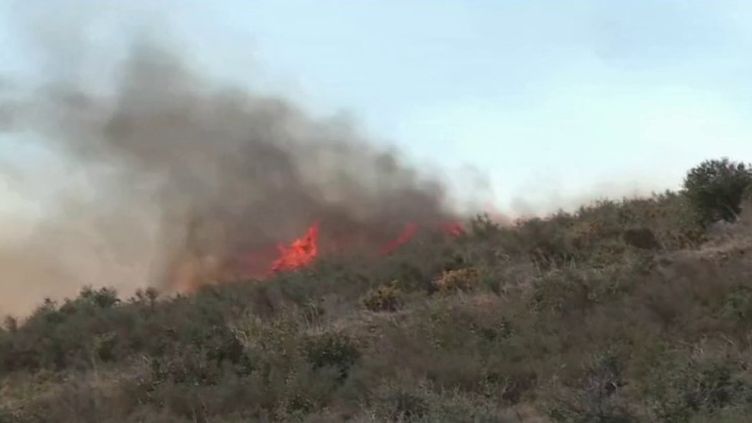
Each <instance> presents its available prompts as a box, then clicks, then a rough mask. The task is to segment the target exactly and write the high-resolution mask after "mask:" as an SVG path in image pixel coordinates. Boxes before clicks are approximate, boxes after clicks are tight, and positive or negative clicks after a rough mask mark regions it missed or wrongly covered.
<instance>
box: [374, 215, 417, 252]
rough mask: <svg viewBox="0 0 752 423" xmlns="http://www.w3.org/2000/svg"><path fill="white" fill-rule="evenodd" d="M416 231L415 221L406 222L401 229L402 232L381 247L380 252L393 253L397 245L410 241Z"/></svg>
mask: <svg viewBox="0 0 752 423" xmlns="http://www.w3.org/2000/svg"><path fill="white" fill-rule="evenodd" d="M417 233H418V225H417V224H415V223H408V224H407V225H406V226H405V229H403V230H402V233H400V236H399V237H397V239H395V240H393V241H391V242H390V243H388V244H387V245H385V246H384V248H382V249H381V253H382V254H384V255H387V254H391V253H393V252H394V251H395V250H396V249H398V248H399V247H401V246H403V245H405V244H407V243H408V242H410V240H411V239H413V237H415V234H417Z"/></svg>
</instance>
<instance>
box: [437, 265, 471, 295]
mask: <svg viewBox="0 0 752 423" xmlns="http://www.w3.org/2000/svg"><path fill="white" fill-rule="evenodd" d="M479 282H480V272H478V270H477V269H474V268H466V269H458V270H449V271H446V272H444V273H442V274H441V277H439V278H438V279H437V280H436V281H434V285H435V287H436V289H437V290H438V291H439V292H441V293H452V292H457V291H471V290H473V289H475V288H476V287H477V286H478V284H479Z"/></svg>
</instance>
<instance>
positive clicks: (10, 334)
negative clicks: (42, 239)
mask: <svg viewBox="0 0 752 423" xmlns="http://www.w3.org/2000/svg"><path fill="white" fill-rule="evenodd" d="M750 180H752V178H750V175H749V171H748V168H746V167H744V166H743V165H737V164H734V163H730V162H728V161H710V162H705V163H703V164H702V165H700V166H698V167H697V168H695V169H693V170H691V171H690V172H689V173H688V176H687V179H686V181H685V186H684V189H683V190H682V191H681V192H666V193H663V194H657V195H654V196H652V197H649V198H641V199H625V200H621V201H601V202H597V203H594V204H591V205H588V206H583V207H582V208H581V209H579V210H578V211H576V212H573V213H563V212H562V213H558V214H555V215H553V216H549V217H547V218H541V219H529V220H525V221H520V222H517V223H516V224H514V225H499V224H497V223H495V222H493V221H492V220H490V219H488V218H487V217H484V216H480V217H477V218H475V219H474V220H472V221H470V222H467V224H466V227H465V231H464V232H463V233H462V234H461V235H459V236H457V237H446V236H442V234H438V233H430V232H425V233H421V234H419V235H416V237H415V238H414V239H413V240H412V241H411V242H410V243H409V244H407V245H404V246H402V247H401V248H400V249H399V250H397V251H395V252H394V253H393V254H391V255H389V256H387V257H381V258H378V259H374V258H367V257H358V256H353V257H348V256H337V257H322V258H321V259H319V260H317V261H315V262H314V263H313V264H311V265H310V266H308V267H304V268H301V269H299V270H295V271H291V272H285V273H280V274H278V275H276V276H274V277H273V278H271V279H265V280H241V281H237V282H233V283H223V284H218V285H206V286H204V287H202V288H201V289H199V290H198V291H197V292H195V293H194V294H191V295H178V296H165V297H164V298H163V297H162V296H161V295H160V293H159V292H157V291H156V290H154V289H145V290H143V291H139V292H138V293H137V294H136V295H135V296H133V297H132V298H119V297H118V295H117V293H116V292H114V291H113V290H111V289H107V288H101V289H93V288H85V289H83V290H82V291H81V293H80V295H79V296H78V297H77V298H74V299H70V300H67V301H64V302H61V303H56V302H53V301H45V302H44V303H43V304H41V305H40V306H39V307H38V309H37V310H36V311H34V313H32V315H31V316H29V317H28V318H27V319H24V320H23V321H18V320H15V319H13V318H8V319H7V320H6V322H5V325H4V329H3V330H2V331H1V332H0V374H1V375H2V376H0V422H98V423H99V422H212V423H215V422H247V421H302V422H330V421H352V422H381V421H399V422H408V421H409V422H442V421H450V422H455V421H457V422H465V421H467V422H612V423H616V422H619V423H620V422H653V421H657V422H706V421H713V422H745V421H748V417H747V416H749V415H752V358H751V357H752V354H750V353H751V352H752V351H751V348H752V345H751V343H752V277H750V276H751V274H752V206H746V207H745V204H747V203H744V198H745V197H744V196H745V195H746V194H745V192H748V188H749V186H750V183H749V181H750ZM747 201H749V200H747ZM749 204H752V203H749Z"/></svg>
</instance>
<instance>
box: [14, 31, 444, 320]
mask: <svg viewBox="0 0 752 423" xmlns="http://www.w3.org/2000/svg"><path fill="white" fill-rule="evenodd" d="M118 73H119V75H120V80H119V82H118V84H117V89H116V91H115V93H114V94H111V95H104V94H95V93H93V92H91V91H92V90H89V89H88V87H87V86H85V85H81V84H80V83H79V84H76V85H71V84H70V83H65V84H52V85H50V86H46V87H45V88H44V89H41V90H37V91H35V92H33V93H31V94H27V95H17V96H15V97H14V100H13V101H10V100H7V101H4V102H3V103H2V105H1V106H0V110H2V111H3V118H2V119H0V120H2V122H3V128H4V129H5V130H7V131H10V132H12V133H14V134H19V133H23V134H27V135H28V134H32V135H33V136H34V137H35V139H37V140H43V142H44V143H45V144H44V146H45V148H47V149H49V150H52V151H54V152H55V154H57V155H58V156H60V157H65V163H66V164H67V166H68V167H67V169H68V170H69V173H65V172H64V173H65V174H63V175H60V174H58V175H56V176H53V175H46V176H45V174H44V172H45V170H44V169H33V168H30V169H29V170H26V171H21V174H22V175H21V176H20V177H19V176H16V177H15V178H16V179H13V180H18V178H20V181H21V182H18V184H17V185H16V186H17V187H18V189H19V190H21V189H24V188H23V187H24V184H23V180H24V178H26V179H29V178H32V177H33V178H35V179H37V180H39V179H41V180H43V181H44V180H45V178H48V179H47V183H48V184H49V187H50V188H51V189H50V192H54V193H55V195H56V197H55V199H54V201H52V200H50V201H48V202H47V203H45V204H49V205H48V206H46V210H44V217H43V218H42V219H41V220H40V221H39V222H38V223H37V224H36V225H35V226H34V227H33V231H32V232H31V234H27V236H26V237H24V238H23V239H21V240H16V241H14V242H13V243H11V244H10V245H8V246H5V247H4V248H1V249H0V272H2V276H3V279H4V281H3V285H2V291H3V292H0V297H2V298H4V300H3V303H1V304H0V311H6V310H3V309H2V308H5V309H8V310H10V311H18V310H21V309H23V308H24V307H26V306H28V304H27V303H28V302H29V301H31V302H38V301H39V300H40V297H41V295H52V296H57V297H59V296H62V295H72V294H75V292H76V291H77V290H78V288H79V287H80V286H81V285H83V284H93V285H114V286H116V287H117V288H119V289H120V290H122V291H128V290H132V289H133V288H135V287H139V286H144V285H147V284H157V285H159V286H161V287H163V288H167V289H190V288H192V287H195V285H197V284H201V283H209V282H213V281H215V280H217V279H221V278H231V277H241V276H244V275H243V274H244V273H245V276H248V275H253V274H256V273H259V272H262V271H263V270H265V268H266V267H267V266H268V263H269V260H271V259H272V258H273V256H274V254H275V253H276V251H275V246H276V245H277V244H278V243H280V242H286V241H289V240H290V239H292V238H295V237H297V236H300V235H302V234H303V233H304V231H305V230H306V228H307V227H308V226H310V225H311V224H312V223H314V222H319V223H320V226H321V231H322V243H323V245H322V248H324V250H325V251H332V250H337V249H338V250H346V251H348V252H349V251H354V250H356V249H358V248H364V249H366V250H372V249H373V248H375V247H376V246H379V245H383V244H384V243H385V242H388V241H389V240H390V239H393V238H394V237H396V236H397V235H399V233H400V231H401V230H402V228H403V226H404V225H405V224H407V223H409V222H421V223H423V222H427V223H430V222H435V223H438V222H442V221H446V220H447V219H449V218H451V213H450V212H449V211H448V210H447V209H446V207H445V202H444V188H443V186H442V184H441V183H440V182H439V181H438V180H437V179H428V180H427V179H425V178H421V177H420V176H419V174H418V172H417V171H415V170H414V169H412V168H410V167H409V166H407V165H406V164H405V163H403V162H402V161H401V160H400V159H399V157H398V156H397V155H395V154H394V153H390V152H387V151H381V150H379V149H377V148H375V147H373V146H372V145H370V144H369V143H368V142H367V141H366V140H365V139H364V138H363V137H362V136H361V135H359V134H358V133H357V131H355V130H353V129H352V128H350V127H349V126H348V125H346V124H342V123H341V122H336V121H316V120H313V119H311V118H309V117H307V116H306V115H305V114H304V113H303V112H302V111H301V110H299V109H298V108H296V106H295V104H293V103H291V102H289V101H286V100H283V99H280V98H270V97H264V96H260V95H254V94H252V93H248V92H245V91H243V90H240V89H219V88H216V87H215V86H213V85H212V84H211V83H209V82H208V81H207V80H206V79H204V78H202V77H201V75H199V74H196V73H194V72H191V71H190V70H188V69H187V68H186V67H185V66H183V65H182V64H181V63H180V61H179V60H178V59H177V58H176V57H174V56H171V55H170V54H168V53H167V52H165V51H164V50H160V49H158V48H153V47H150V46H148V45H141V46H139V47H137V48H134V49H133V51H132V53H131V54H130V56H129V58H128V59H127V60H125V61H124V65H123V67H122V69H120V70H119V72H118ZM6 99H7V98H6ZM31 172H36V175H30V173H31ZM9 178H10V177H9ZM61 178H62V179H61ZM76 178H77V179H76ZM9 180H11V179H9ZM58 186H59V188H58ZM52 187H54V188H52ZM48 200H49V199H48ZM11 302H13V303H18V302H20V303H21V304H23V305H22V306H17V307H10V303H11Z"/></svg>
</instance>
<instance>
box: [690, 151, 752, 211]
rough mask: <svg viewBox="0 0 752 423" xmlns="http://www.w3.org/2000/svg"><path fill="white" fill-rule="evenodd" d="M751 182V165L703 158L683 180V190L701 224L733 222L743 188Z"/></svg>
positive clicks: (738, 208) (746, 187) (745, 188)
mask: <svg viewBox="0 0 752 423" xmlns="http://www.w3.org/2000/svg"><path fill="white" fill-rule="evenodd" d="M751 184H752V168H750V166H749V165H746V164H744V163H738V162H732V161H730V160H729V159H727V158H723V159H720V160H706V161H704V162H702V163H700V164H699V165H698V166H696V167H694V168H692V169H691V170H690V171H689V172H688V173H687V176H686V177H685V179H684V193H685V194H686V196H687V198H688V199H689V201H690V203H691V205H692V207H693V208H694V210H695V211H696V213H697V215H698V218H699V219H700V221H701V223H702V224H705V225H707V224H709V223H712V222H715V221H718V220H725V221H729V222H730V221H734V220H736V218H737V216H738V215H739V213H740V212H741V204H742V199H743V196H744V193H745V191H746V190H747V189H748V188H749V186H750V185H751Z"/></svg>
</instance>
